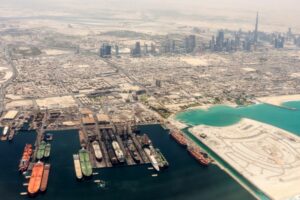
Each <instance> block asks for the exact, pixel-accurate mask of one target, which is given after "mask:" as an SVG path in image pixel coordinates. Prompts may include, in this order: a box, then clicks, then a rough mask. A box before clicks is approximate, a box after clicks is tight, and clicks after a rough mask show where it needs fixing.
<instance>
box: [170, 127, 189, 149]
mask: <svg viewBox="0 0 300 200" xmlns="http://www.w3.org/2000/svg"><path fill="white" fill-rule="evenodd" d="M170 135H171V137H172V138H173V139H174V140H175V141H176V142H177V143H178V144H180V145H182V146H184V147H186V146H187V141H186V138H185V137H184V135H182V133H179V132H177V131H173V132H171V134H170Z"/></svg>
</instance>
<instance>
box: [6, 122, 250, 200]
mask: <svg viewBox="0 0 300 200" xmlns="http://www.w3.org/2000/svg"><path fill="white" fill-rule="evenodd" d="M140 130H141V133H147V134H149V136H150V138H151V139H152V142H153V143H154V146H155V147H158V148H160V150H161V152H162V153H163V154H164V155H165V157H166V158H167V159H168V161H169V164H170V167H169V168H168V169H166V170H165V171H162V172H159V173H157V172H155V171H153V170H149V169H148V168H149V167H151V165H140V166H134V167H128V166H127V167H115V168H107V169H98V170H94V172H97V173H98V174H97V175H94V176H93V178H92V179H91V180H84V181H80V182H79V181H77V180H76V178H75V171H74V166H73V158H72V155H73V154H74V153H76V152H78V150H79V148H80V145H79V138H78V133H77V131H61V132H55V133H54V136H53V141H52V149H51V156H50V159H49V162H50V163H51V171H50V176H49V183H48V189H47V192H46V193H44V194H39V195H38V196H37V197H35V199H44V200H77V199H78V200H96V199H97V200H98V199H102V200H116V199H117V200H123V199H124V200H141V199H143V200H169V199H172V200H199V199H201V200H215V199H222V200H240V199H243V200H252V199H254V198H253V196H252V195H251V194H250V193H249V192H247V191H246V190H245V189H243V188H242V187H241V186H240V185H239V184H238V183H237V182H236V181H234V180H233V179H232V178H231V177H230V176H229V175H227V174H226V173H225V172H224V171H222V170H221V169H220V168H219V167H217V166H215V165H211V166H209V167H202V166H201V165H200V164H199V163H198V162H197V161H195V159H194V158H192V157H191V156H190V155H189V154H188V153H187V151H186V150H185V149H184V148H182V147H181V146H179V145H178V144H177V143H176V142H175V141H174V140H172V139H171V138H170V137H169V135H168V134H167V132H166V131H165V130H164V129H163V128H162V127H161V126H159V125H148V126H142V127H140ZM34 140H35V134H34V133H19V134H18V135H17V136H16V137H15V138H14V140H13V141H12V142H11V143H9V142H1V143H0V156H1V160H0V168H1V170H0V194H1V199H3V200H16V199H31V198H29V197H27V196H20V193H21V192H25V191H26V187H25V186H23V183H25V182H28V180H26V179H25V178H24V176H23V175H20V174H19V172H18V164H19V159H20V157H21V155H22V152H23V148H24V145H25V144H26V143H32V144H33V142H34ZM153 174H158V176H153ZM95 180H103V181H105V183H106V185H105V187H100V186H99V184H97V183H95V182H94V181H95Z"/></svg>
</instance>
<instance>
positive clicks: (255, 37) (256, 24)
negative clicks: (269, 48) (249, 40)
mask: <svg viewBox="0 0 300 200" xmlns="http://www.w3.org/2000/svg"><path fill="white" fill-rule="evenodd" d="M257 38H258V12H257V14H256V23H255V30H254V38H253V41H254V43H257Z"/></svg>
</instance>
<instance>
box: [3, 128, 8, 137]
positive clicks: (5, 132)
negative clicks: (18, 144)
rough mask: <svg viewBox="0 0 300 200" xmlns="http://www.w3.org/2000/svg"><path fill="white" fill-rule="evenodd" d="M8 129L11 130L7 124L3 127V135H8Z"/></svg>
mask: <svg viewBox="0 0 300 200" xmlns="http://www.w3.org/2000/svg"><path fill="white" fill-rule="evenodd" d="M8 131H9V127H8V126H5V127H4V129H3V132H2V135H3V136H7V133H8Z"/></svg>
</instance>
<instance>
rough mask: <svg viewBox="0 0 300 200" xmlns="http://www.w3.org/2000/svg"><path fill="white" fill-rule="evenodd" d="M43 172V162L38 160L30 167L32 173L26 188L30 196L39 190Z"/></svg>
mask: <svg viewBox="0 0 300 200" xmlns="http://www.w3.org/2000/svg"><path fill="white" fill-rule="evenodd" d="M43 173H44V163H42V162H40V161H39V162H37V163H35V164H34V166H33V168H32V173H31V176H30V180H29V183H28V188H27V190H28V194H29V195H30V196H33V195H35V194H36V193H38V191H39V190H40V187H41V183H42V177H43Z"/></svg>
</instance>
